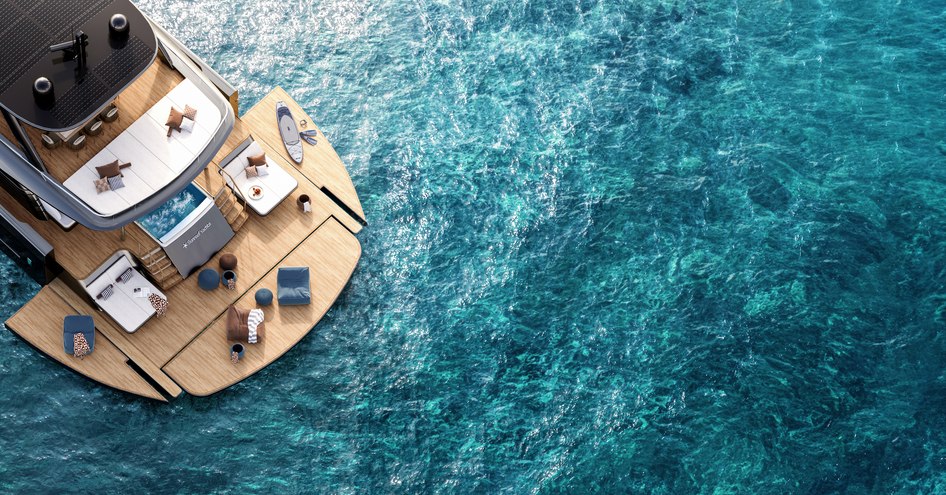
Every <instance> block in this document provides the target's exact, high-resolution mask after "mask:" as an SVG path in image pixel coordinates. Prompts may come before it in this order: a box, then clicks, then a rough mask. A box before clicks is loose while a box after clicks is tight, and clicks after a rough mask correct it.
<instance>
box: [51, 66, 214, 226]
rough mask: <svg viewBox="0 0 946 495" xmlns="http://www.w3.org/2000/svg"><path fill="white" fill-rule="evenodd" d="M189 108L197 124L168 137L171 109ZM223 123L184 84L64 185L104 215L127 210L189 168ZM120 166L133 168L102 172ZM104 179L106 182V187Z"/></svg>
mask: <svg viewBox="0 0 946 495" xmlns="http://www.w3.org/2000/svg"><path fill="white" fill-rule="evenodd" d="M186 106H190V107H193V108H195V109H196V115H195V119H194V124H195V125H193V126H191V127H190V130H189V131H187V130H183V131H181V132H173V133H171V134H170V135H169V134H168V129H167V128H166V127H165V122H166V121H167V118H168V115H169V114H170V111H171V109H172V108H185V107H186ZM220 120H221V114H220V111H219V110H218V109H217V108H216V107H215V106H214V105H213V103H212V102H211V101H210V100H209V99H208V98H207V96H206V95H204V94H203V93H202V92H201V91H200V90H199V89H198V88H197V86H196V85H194V83H193V82H191V81H190V80H187V79H185V80H184V81H183V82H181V83H180V84H178V85H177V86H176V87H175V88H174V89H173V90H171V91H170V92H169V93H168V94H167V95H166V96H164V97H163V98H161V99H160V100H159V101H158V102H157V103H156V104H155V105H153V106H152V107H151V108H150V109H149V110H148V111H147V112H145V114H144V115H142V116H141V117H140V118H138V119H137V120H136V121H135V122H134V123H133V124H131V125H130V126H129V127H128V128H127V129H125V130H124V131H123V132H122V133H121V134H119V135H118V136H117V137H116V138H115V139H113V140H112V141H111V142H109V143H108V144H107V145H106V146H105V148H104V149H102V150H101V151H100V152H99V153H98V154H96V155H95V156H94V157H92V159H90V160H89V161H88V162H86V163H85V165H84V166H82V167H81V168H80V169H79V170H78V171H76V172H75V173H73V174H72V176H70V177H69V178H68V179H66V180H65V181H64V182H63V185H64V186H66V187H67V188H68V189H69V190H70V191H72V192H73V193H75V194H76V196H78V197H79V198H80V199H82V200H83V201H84V202H85V203H86V204H88V205H89V206H90V207H92V208H93V209H94V210H96V211H97V212H99V213H101V214H103V215H113V214H117V213H120V212H122V211H125V210H127V209H128V208H131V207H133V206H135V205H136V204H138V203H140V202H141V201H142V200H144V199H146V198H148V197H149V196H151V195H152V194H154V193H155V192H157V191H159V190H161V189H162V188H163V187H164V186H166V185H167V184H169V183H170V182H171V181H173V180H174V179H175V178H176V177H177V176H178V175H179V174H180V173H181V171H183V170H184V169H185V168H187V166H188V165H190V164H191V162H192V161H193V160H194V158H195V157H196V156H197V155H198V154H199V153H200V152H201V151H202V150H203V149H204V147H206V146H207V143H208V142H210V140H211V138H212V137H213V132H214V131H215V129H216V127H217V126H218V125H219V123H220ZM115 162H117V163H118V164H129V166H127V167H124V168H122V169H121V171H120V172H115V173H114V175H105V174H106V173H107V172H103V167H105V166H107V165H109V164H112V163H115ZM114 177H118V179H114V180H113V178H114ZM103 179H107V182H106V183H102V181H103Z"/></svg>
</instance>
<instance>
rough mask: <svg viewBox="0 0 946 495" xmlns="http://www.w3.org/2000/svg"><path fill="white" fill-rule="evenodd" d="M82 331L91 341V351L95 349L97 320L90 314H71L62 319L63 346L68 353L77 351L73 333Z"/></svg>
mask: <svg viewBox="0 0 946 495" xmlns="http://www.w3.org/2000/svg"><path fill="white" fill-rule="evenodd" d="M77 333H81V334H82V335H84V336H85V341H86V342H88V343H89V349H90V352H91V351H94V350H95V322H93V321H92V317H91V316H89V315H69V316H67V317H66V318H65V319H64V320H63V321H62V348H63V350H64V351H66V354H74V353H75V341H74V340H73V339H74V338H73V335H75V334H77Z"/></svg>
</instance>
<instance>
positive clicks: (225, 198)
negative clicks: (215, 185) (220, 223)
mask: <svg viewBox="0 0 946 495" xmlns="http://www.w3.org/2000/svg"><path fill="white" fill-rule="evenodd" d="M214 204H215V205H217V208H219V209H220V213H223V217H224V218H225V219H226V220H227V223H228V224H230V228H231V229H233V231H234V232H239V231H240V229H241V228H243V225H244V224H246V220H247V219H248V218H249V212H247V211H246V206H245V205H244V204H243V202H242V201H240V199H239V198H237V197H236V195H235V194H233V191H231V190H230V188H229V187H226V186H224V187H221V188H220V191H218V192H217V194H216V195H215V196H214Z"/></svg>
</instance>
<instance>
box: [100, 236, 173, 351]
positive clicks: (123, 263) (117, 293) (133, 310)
mask: <svg viewBox="0 0 946 495" xmlns="http://www.w3.org/2000/svg"><path fill="white" fill-rule="evenodd" d="M83 286H84V287H85V290H86V292H88V294H89V296H91V297H92V299H93V300H94V301H95V304H96V305H98V306H99V307H100V308H101V309H102V311H104V312H105V313H106V314H107V315H108V316H109V317H111V318H112V320H114V321H115V323H117V324H118V326H120V327H121V328H122V329H123V330H124V331H125V332H127V333H134V332H135V331H137V330H138V329H139V328H141V326H142V325H144V324H145V322H147V321H148V320H149V319H151V318H152V317H154V316H156V315H158V316H163V315H164V312H166V311H167V307H168V306H167V300H168V298H167V296H166V295H165V294H163V293H162V292H161V291H159V290H158V288H157V287H155V286H154V284H152V283H151V282H150V281H148V279H146V278H145V277H144V276H143V275H142V274H141V273H139V272H138V270H137V268H136V266H135V264H134V261H133V260H132V258H131V255H130V254H129V253H127V252H118V253H115V255H113V256H112V257H111V258H109V260H108V261H106V262H105V264H104V265H102V267H101V268H100V269H99V271H97V272H96V273H94V274H93V275H92V276H91V277H89V279H87V281H83Z"/></svg>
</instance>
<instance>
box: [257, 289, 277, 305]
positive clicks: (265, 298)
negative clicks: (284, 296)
mask: <svg viewBox="0 0 946 495" xmlns="http://www.w3.org/2000/svg"><path fill="white" fill-rule="evenodd" d="M272 303H273V291H271V290H269V289H260V290H258V291H256V305H257V306H269V305H270V304H272Z"/></svg>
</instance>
